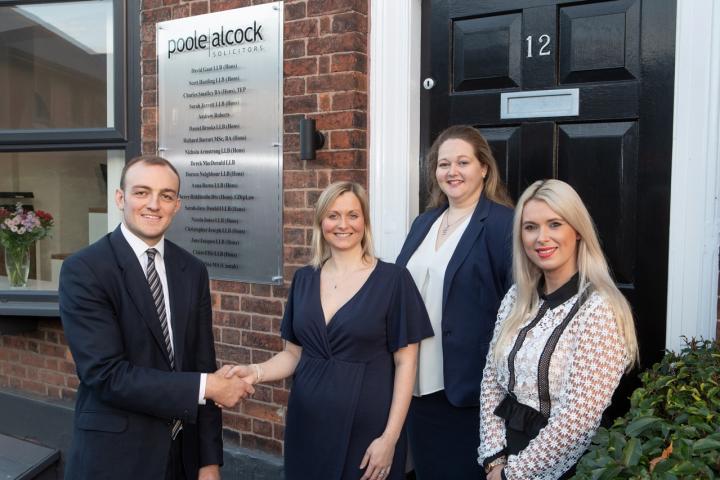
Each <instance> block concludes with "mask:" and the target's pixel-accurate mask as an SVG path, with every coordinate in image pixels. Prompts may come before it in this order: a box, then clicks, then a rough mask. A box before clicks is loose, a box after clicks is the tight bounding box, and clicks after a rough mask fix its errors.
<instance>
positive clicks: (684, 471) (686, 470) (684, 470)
mask: <svg viewBox="0 0 720 480" xmlns="http://www.w3.org/2000/svg"><path fill="white" fill-rule="evenodd" d="M697 471H698V467H697V466H696V465H693V464H692V463H691V462H688V461H685V462H682V463H681V464H679V465H675V466H674V467H673V468H671V469H670V473H675V474H677V475H690V474H693V473H697Z"/></svg>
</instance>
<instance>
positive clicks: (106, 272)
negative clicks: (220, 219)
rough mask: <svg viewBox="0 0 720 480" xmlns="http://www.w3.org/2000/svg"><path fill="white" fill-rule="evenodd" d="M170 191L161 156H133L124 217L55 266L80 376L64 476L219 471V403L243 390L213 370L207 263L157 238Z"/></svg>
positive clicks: (209, 474) (169, 477) (144, 478)
mask: <svg viewBox="0 0 720 480" xmlns="http://www.w3.org/2000/svg"><path fill="white" fill-rule="evenodd" d="M179 191H180V177H179V175H178V173H177V171H176V170H175V168H174V167H173V166H172V164H170V163H169V162H168V161H167V160H165V159H164V158H161V157H155V156H144V157H136V158H134V159H132V160H131V161H129V162H128V163H127V164H126V165H125V168H124V169H123V172H122V177H121V182H120V188H119V189H118V190H117V191H116V193H115V202H116V204H117V206H118V208H119V209H120V210H121V211H122V217H123V219H122V224H121V225H120V226H119V227H118V228H116V229H115V231H113V232H112V233H109V234H108V235H106V236H105V237H103V238H101V239H100V240H98V241H97V242H96V243H94V244H92V245H90V246H89V247H87V248H84V249H82V250H81V251H79V252H77V253H76V254H75V255H73V256H71V257H70V258H69V259H67V260H66V261H65V262H64V263H63V267H62V271H61V273H60V287H59V294H60V316H61V318H62V323H63V327H64V329H65V335H66V338H67V340H68V344H69V346H70V351H71V352H72V355H73V358H74V360H75V364H76V366H77V373H78V377H79V378H80V386H79V388H78V394H77V402H76V407H75V422H74V423H75V424H74V431H73V441H72V446H71V448H70V451H69V454H68V459H67V470H66V472H65V478H67V479H69V480H84V479H88V480H89V479H92V480H98V479H109V480H115V479H117V480H163V479H165V480H196V479H198V480H218V479H219V478H220V467H219V466H220V465H221V464H222V452H223V449H222V416H221V412H220V409H219V408H218V407H217V406H216V404H218V405H222V406H234V405H235V404H236V403H237V402H238V401H239V399H240V398H243V397H244V396H246V395H247V394H248V393H252V387H251V386H250V385H248V384H246V383H244V382H242V381H240V380H239V379H237V378H225V377H224V373H225V370H226V368H225V369H221V370H218V371H217V372H215V370H216V364H215V348H214V341H213V334H212V312H211V306H210V303H211V302H210V291H209V280H208V273H207V270H206V268H205V266H204V265H203V263H202V262H201V261H200V260H198V259H196V258H195V257H193V256H192V255H190V254H189V253H188V252H186V251H185V250H183V249H181V248H180V247H178V246H177V245H175V244H174V243H172V242H170V241H168V240H165V238H164V234H165V232H166V231H167V229H168V227H169V226H170V223H171V222H172V219H173V217H174V215H175V214H176V213H177V212H178V210H179V209H180V199H179ZM203 372H205V373H203ZM207 372H215V373H207Z"/></svg>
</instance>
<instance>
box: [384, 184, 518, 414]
mask: <svg viewBox="0 0 720 480" xmlns="http://www.w3.org/2000/svg"><path fill="white" fill-rule="evenodd" d="M446 209H447V206H445V207H441V208H434V209H431V210H428V211H427V212H425V213H423V214H422V215H420V216H419V217H417V218H416V219H415V221H414V222H413V224H412V226H411V227H410V232H409V233H408V236H407V239H406V240H405V244H404V245H403V247H402V250H401V251H400V254H399V255H398V258H397V260H396V263H397V264H399V265H403V266H407V263H408V261H409V260H410V257H412V255H413V253H414V252H415V250H417V249H418V247H419V246H420V244H421V243H422V242H423V240H424V239H425V236H426V235H427V234H428V232H429V231H430V228H431V227H432V225H433V223H434V222H435V220H437V218H438V217H439V216H440V215H442V214H443V212H444V211H445V210H446ZM512 220H513V210H512V209H510V208H508V207H505V206H502V205H499V204H497V203H495V202H493V201H491V200H488V199H487V198H486V197H485V196H484V195H482V196H481V197H480V201H479V202H478V205H477V207H475V211H474V212H473V214H472V217H470V222H469V223H468V226H467V228H466V229H465V231H464V232H463V234H462V237H460V242H459V243H458V245H457V247H456V248H455V252H453V254H452V257H451V258H450V262H449V263H448V266H447V269H446V270H445V278H444V281H443V303H442V305H443V306H442V323H441V327H442V329H441V331H440V332H437V331H436V332H435V335H442V346H443V375H444V381H445V395H446V396H447V398H448V400H449V401H450V403H451V404H453V405H455V406H457V407H470V406H476V405H478V404H479V398H480V381H481V380H482V372H483V368H485V357H486V356H487V352H488V346H489V344H490V341H491V340H492V335H493V328H494V327H495V319H496V317H497V312H498V309H499V308H500V302H501V301H502V299H503V296H505V293H506V292H507V291H508V289H509V288H510V286H511V285H512Z"/></svg>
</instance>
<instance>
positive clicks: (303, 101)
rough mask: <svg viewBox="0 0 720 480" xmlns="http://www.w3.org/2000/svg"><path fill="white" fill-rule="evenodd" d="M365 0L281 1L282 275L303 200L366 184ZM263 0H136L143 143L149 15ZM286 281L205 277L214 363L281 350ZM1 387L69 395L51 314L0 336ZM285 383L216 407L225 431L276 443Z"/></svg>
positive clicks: (151, 68)
mask: <svg viewBox="0 0 720 480" xmlns="http://www.w3.org/2000/svg"><path fill="white" fill-rule="evenodd" d="M368 1H369V0H286V1H285V5H284V7H285V29H284V31H285V44H284V57H285V65H284V71H285V72H284V73H285V80H284V94H285V98H284V115H285V117H284V170H285V171H284V227H283V237H284V265H285V278H286V279H287V280H289V279H291V278H292V274H293V272H294V271H295V270H296V269H297V268H298V267H299V266H301V265H304V264H305V263H306V261H307V260H308V257H309V252H310V247H309V245H310V235H311V229H310V227H309V226H310V222H311V215H312V207H313V205H314V202H315V200H316V199H317V196H318V195H319V193H320V191H321V190H322V189H323V188H324V187H325V186H327V185H328V184H329V183H330V182H333V181H336V180H345V179H350V180H356V181H359V182H361V183H363V184H367V149H366V143H367V140H366V134H367V64H368V62H367V46H368V36H367V32H368V15H367V14H368ZM261 3H267V0H255V1H251V0H192V1H187V0H143V1H142V11H141V22H142V24H141V37H142V38H141V55H142V87H143V95H142V142H143V143H142V149H143V153H155V149H156V145H157V65H156V60H155V23H156V22H160V21H165V20H170V19H173V18H182V17H187V16H190V15H199V14H203V13H208V12H216V11H221V10H227V9H231V8H238V7H244V6H249V5H253V4H261ZM305 115H307V116H309V117H311V118H315V119H316V120H317V128H318V129H319V130H321V131H322V132H324V133H325V134H326V147H325V148H323V149H322V150H320V151H319V152H318V155H317V160H314V161H311V162H303V161H300V159H299V134H298V130H299V127H298V122H299V120H300V119H301V118H303V117H304V116H305ZM288 286H289V282H288V281H286V282H285V285H283V286H268V285H256V284H252V285H251V284H246V283H238V282H229V281H212V282H211V290H212V300H213V321H214V328H213V329H214V333H215V340H216V349H217V355H218V360H219V361H220V362H221V363H245V362H261V361H263V360H266V359H267V358H269V357H270V356H271V355H273V354H274V353H275V352H277V351H279V350H281V349H282V347H283V344H282V340H281V339H280V337H279V335H278V332H279V329H280V320H281V317H282V313H283V308H284V306H285V300H286V297H287V289H288ZM0 346H2V349H0V388H7V387H10V388H16V389H20V390H24V391H28V392H31V393H35V394H39V395H43V396H47V397H52V398H67V399H70V398H73V397H74V395H75V391H76V388H77V384H78V381H77V377H76V376H75V367H74V364H73V363H72V357H71V356H70V353H69V350H68V349H67V344H66V343H65V339H64V335H63V332H62V326H61V324H60V321H59V320H48V321H43V322H41V323H40V328H39V330H38V331H37V332H34V333H32V334H25V335H20V336H0ZM288 387H289V382H275V383H274V384H268V385H260V386H258V387H257V388H256V393H255V395H254V396H253V398H252V399H250V400H247V401H245V402H244V403H243V404H242V405H241V406H239V407H238V408H235V409H230V410H225V411H224V425H225V437H226V439H228V440H230V441H231V442H235V443H237V444H239V445H241V446H243V447H247V448H251V449H259V450H263V451H266V452H270V453H273V454H280V453H281V452H282V438H283V429H284V418H285V407H286V405H287V398H288Z"/></svg>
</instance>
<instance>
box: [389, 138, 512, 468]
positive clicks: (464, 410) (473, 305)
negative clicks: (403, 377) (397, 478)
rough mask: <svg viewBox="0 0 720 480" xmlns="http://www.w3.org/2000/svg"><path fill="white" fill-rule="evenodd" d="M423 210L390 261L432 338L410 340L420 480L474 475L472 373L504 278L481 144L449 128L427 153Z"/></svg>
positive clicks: (476, 381)
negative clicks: (414, 295)
mask: <svg viewBox="0 0 720 480" xmlns="http://www.w3.org/2000/svg"><path fill="white" fill-rule="evenodd" d="M428 170H429V172H432V173H433V174H431V175H428V179H429V180H430V182H429V190H430V197H431V200H430V205H429V207H430V208H429V209H428V210H427V211H426V212H425V213H423V214H422V215H420V216H419V217H418V218H417V219H416V220H415V222H413V225H412V227H411V228H410V232H409V233H408V236H407V239H406V240H405V245H403V248H402V251H401V252H400V255H399V256H398V259H397V263H398V264H399V265H403V266H407V268H408V270H409V271H410V273H411V275H412V277H413V279H414V281H415V282H416V285H417V287H418V289H419V290H420V292H421V295H422V297H423V300H424V301H425V306H426V307H427V311H428V314H429V316H430V322H431V325H432V327H433V329H434V330H435V336H434V337H433V338H429V339H426V340H423V341H422V342H421V343H420V346H419V357H418V374H417V384H416V386H415V392H414V394H415V396H414V397H413V400H412V404H411V406H410V412H409V414H408V437H409V440H410V449H411V452H412V457H413V462H414V465H415V473H416V476H417V478H418V479H419V480H464V479H472V480H476V479H479V478H483V477H484V473H483V470H482V468H480V466H479V465H478V463H477V461H476V454H475V445H474V444H475V443H477V429H478V427H479V409H478V399H479V397H480V379H481V378H482V372H483V367H484V366H485V357H486V354H487V349H488V345H489V343H490V339H491V338H492V332H493V327H494V325H495V317H496V314H497V309H498V307H499V306H500V301H501V300H502V298H503V296H504V295H505V292H506V291H507V289H508V288H510V285H511V284H512V275H511V245H512V216H513V211H512V209H511V208H510V206H511V202H510V199H509V198H508V196H507V193H505V187H504V185H503V183H502V180H501V179H500V172H499V170H498V167H497V163H496V162H495V159H494V158H493V155H492V152H491V151H490V147H489V146H488V143H487V141H486V140H485V139H484V138H483V136H482V135H481V134H480V132H478V131H477V130H476V129H475V128H473V127H470V126H465V125H456V126H452V127H450V128H448V129H446V130H445V131H443V132H442V133H441V134H440V135H439V136H438V138H437V139H436V140H435V142H434V143H433V145H432V147H431V148H430V152H429V153H428Z"/></svg>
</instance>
